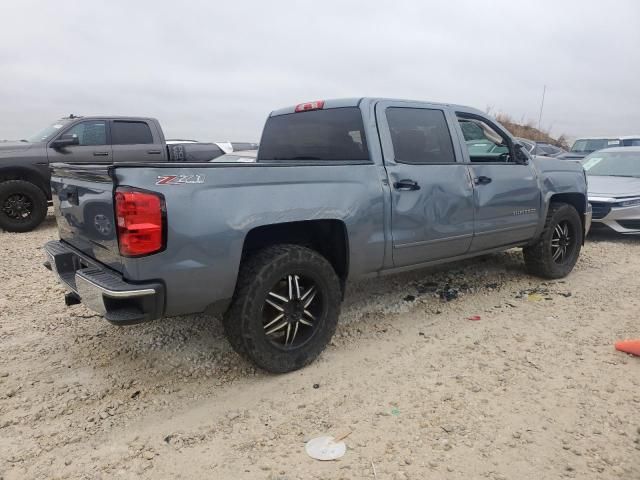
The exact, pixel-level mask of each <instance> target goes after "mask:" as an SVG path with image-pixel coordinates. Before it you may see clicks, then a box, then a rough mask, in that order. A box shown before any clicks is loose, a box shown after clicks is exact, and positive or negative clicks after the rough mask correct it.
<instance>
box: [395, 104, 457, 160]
mask: <svg viewBox="0 0 640 480" xmlns="http://www.w3.org/2000/svg"><path fill="white" fill-rule="evenodd" d="M386 114H387V122H388V123H389V130H390V133H391V143H392V144H393V152H394V159H395V161H396V162H399V163H410V164H424V163H453V162H455V161H456V158H455V155H454V154H453V143H451V134H450V133H449V127H447V121H446V119H445V116H444V112H443V111H442V110H431V109H426V108H405V107H389V108H387V111H386Z"/></svg>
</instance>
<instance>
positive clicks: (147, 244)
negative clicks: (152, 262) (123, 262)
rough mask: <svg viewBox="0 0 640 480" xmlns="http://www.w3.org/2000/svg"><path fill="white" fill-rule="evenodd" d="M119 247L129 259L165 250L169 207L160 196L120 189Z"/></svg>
mask: <svg viewBox="0 0 640 480" xmlns="http://www.w3.org/2000/svg"><path fill="white" fill-rule="evenodd" d="M115 210H116V222H117V224H118V245H119V246H120V254H121V255H123V256H125V257H139V256H143V255H150V254H152V253H156V252H159V251H160V250H163V249H164V247H165V238H166V236H165V224H166V223H165V212H166V209H165V204H164V197H163V196H162V195H160V194H158V193H151V192H143V191H140V190H131V189H127V188H117V189H116V195H115Z"/></svg>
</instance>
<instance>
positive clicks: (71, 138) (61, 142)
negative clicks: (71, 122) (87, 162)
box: [51, 133, 80, 150]
mask: <svg viewBox="0 0 640 480" xmlns="http://www.w3.org/2000/svg"><path fill="white" fill-rule="evenodd" d="M71 145H80V140H78V136H77V135H73V134H71V133H65V134H64V135H60V137H59V138H56V139H55V140H54V141H53V142H51V148H55V149H56V150H57V149H60V148H64V147H69V146H71Z"/></svg>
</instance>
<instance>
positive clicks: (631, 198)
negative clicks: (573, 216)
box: [582, 147, 640, 234]
mask: <svg viewBox="0 0 640 480" xmlns="http://www.w3.org/2000/svg"><path fill="white" fill-rule="evenodd" d="M582 164H583V166H584V169H585V171H586V172H587V176H588V182H589V203H591V206H592V207H593V224H592V230H595V229H597V228H598V227H601V228H604V229H611V230H614V231H616V232H619V233H625V234H640V147H616V148H607V149H606V150H600V151H597V152H593V153H592V154H590V155H589V156H588V157H585V159H584V160H583V161H582Z"/></svg>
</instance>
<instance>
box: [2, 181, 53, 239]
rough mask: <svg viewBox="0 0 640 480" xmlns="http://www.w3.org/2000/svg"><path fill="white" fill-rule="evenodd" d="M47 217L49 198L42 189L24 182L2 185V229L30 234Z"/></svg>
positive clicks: (11, 182)
mask: <svg viewBox="0 0 640 480" xmlns="http://www.w3.org/2000/svg"><path fill="white" fill-rule="evenodd" d="M46 215H47V197H46V196H45V194H44V192H43V191H42V190H40V188H39V187H38V186H36V185H34V184H33V183H31V182H27V181H24V180H7V181H6V182H2V183H0V228H2V229H3V230H6V231H8V232H28V231H30V230H33V229H34V228H36V227H37V226H38V225H40V224H41V223H42V221H43V220H44V217H45V216H46Z"/></svg>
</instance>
